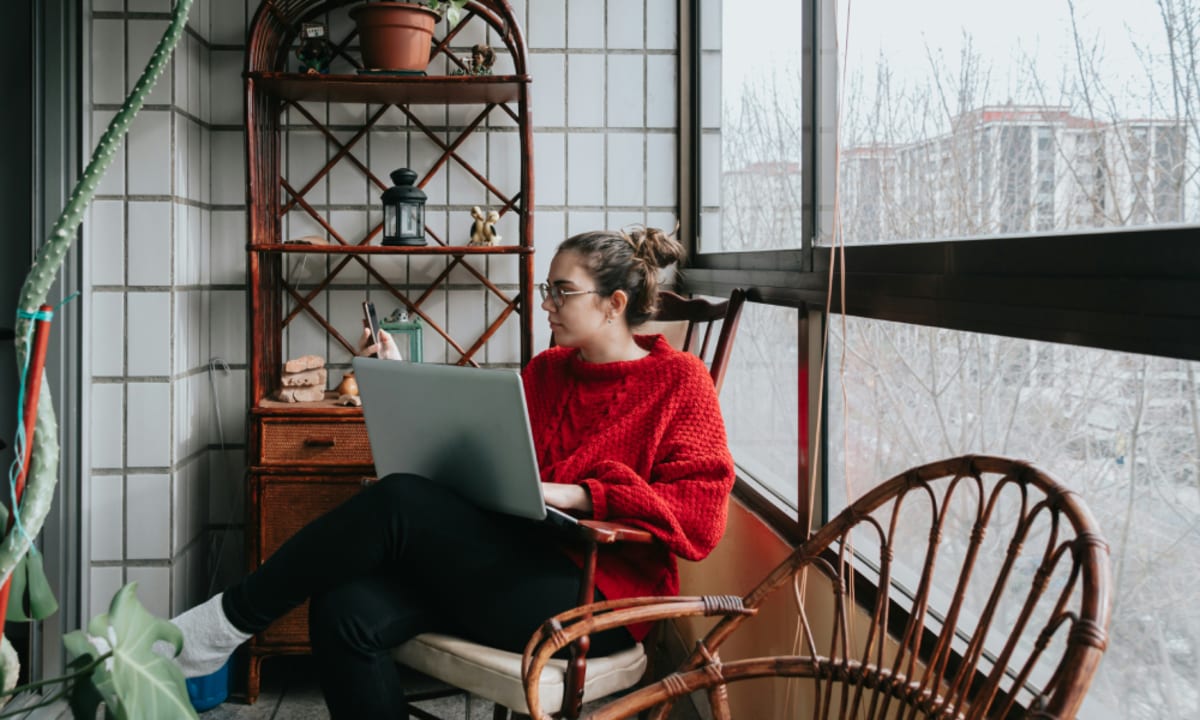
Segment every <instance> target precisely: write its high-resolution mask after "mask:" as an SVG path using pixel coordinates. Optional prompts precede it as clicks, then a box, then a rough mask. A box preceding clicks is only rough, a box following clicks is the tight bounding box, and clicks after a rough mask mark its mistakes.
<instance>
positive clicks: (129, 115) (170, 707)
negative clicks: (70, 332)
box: [0, 0, 195, 718]
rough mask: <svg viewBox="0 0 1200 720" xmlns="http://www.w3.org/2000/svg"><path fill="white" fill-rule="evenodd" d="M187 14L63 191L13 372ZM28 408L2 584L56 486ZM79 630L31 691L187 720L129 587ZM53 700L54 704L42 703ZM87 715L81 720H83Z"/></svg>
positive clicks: (155, 636) (12, 677) (47, 417)
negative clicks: (53, 690)
mask: <svg viewBox="0 0 1200 720" xmlns="http://www.w3.org/2000/svg"><path fill="white" fill-rule="evenodd" d="M191 6H192V0H178V1H177V2H176V4H175V8H174V10H173V11H172V15H171V21H170V23H169V25H168V26H167V29H166V31H165V32H164V33H163V36H162V38H161V39H160V40H159V43H158V45H157V47H155V49H154V53H153V55H152V56H151V57H150V60H149V61H148V62H147V64H146V68H145V70H143V72H142V74H141V76H140V77H139V78H138V80H137V83H136V84H135V85H134V87H133V91H132V92H131V93H130V95H129V97H127V98H126V99H125V102H124V103H123V104H122V106H121V109H120V111H119V112H118V113H117V114H116V116H115V117H114V118H113V119H112V122H110V123H109V126H108V128H107V129H106V130H105V132H104V134H103V135H102V136H101V138H100V142H99V143H98V144H97V146H96V149H95V151H94V152H93V153H92V157H91V159H90V161H89V162H88V165H87V168H86V169H85V170H84V171H83V176H82V177H81V178H80V179H79V182H78V183H77V184H76V185H75V187H74V189H72V191H71V194H70V196H69V198H68V200H67V204H66V207H64V208H63V210H62V213H61V214H60V215H59V217H58V219H57V220H56V221H55V223H54V226H53V228H52V230H51V232H50V237H49V238H48V239H47V241H46V243H45V244H43V245H42V247H41V249H40V251H39V252H38V256H37V259H36V260H35V262H34V264H33V267H32V268H31V269H30V271H29V274H28V276H27V277H26V279H25V283H24V285H23V286H22V288H21V295H20V300H19V303H18V318H17V325H16V336H17V337H16V353H17V367H18V368H24V367H25V366H26V365H25V364H26V362H27V361H28V358H29V354H30V350H31V348H30V339H31V337H32V333H31V332H30V330H31V323H32V322H33V320H32V319H31V317H32V315H33V314H35V313H36V312H37V310H38V308H39V307H40V306H41V305H42V303H43V302H45V300H46V296H47V294H48V293H49V290H50V286H51V284H52V283H53V282H54V279H55V277H56V276H57V275H58V271H59V268H61V266H62V263H63V259H64V258H65V257H66V255H67V250H68V249H69V248H70V246H71V241H72V240H73V239H74V237H75V232H76V230H77V228H78V227H79V224H80V222H81V221H82V219H83V213H84V210H85V209H86V208H87V205H88V203H89V202H91V199H92V197H93V196H94V195H95V193H96V187H97V185H98V183H99V181H100V178H101V177H102V176H103V175H104V173H105V171H106V170H107V169H108V167H109V165H110V164H111V163H112V160H113V157H114V155H115V154H116V150H117V146H118V144H119V143H120V141H121V139H122V138H123V137H124V135H125V133H126V132H128V130H129V125H130V123H131V122H132V121H133V118H134V116H135V115H136V114H137V112H138V110H140V109H141V107H142V104H143V103H144V102H145V99H146V96H147V95H148V94H149V92H150V90H151V88H152V87H153V86H154V83H155V82H156V81H157V80H158V78H159V76H161V75H162V73H163V70H164V69H165V68H166V66H167V62H168V60H169V59H170V57H171V53H172V52H173V51H174V49H175V46H176V45H177V44H178V42H179V38H180V37H181V36H182V35H183V30H184V26H185V24H186V22H187V17H188V12H189V10H190V9H191ZM38 407H39V412H38V415H37V420H36V426H35V432H34V435H33V437H32V438H30V439H29V440H30V441H31V442H32V456H31V458H30V466H29V468H27V475H26V478H27V479H26V488H25V493H24V495H23V496H22V498H21V502H20V504H19V506H18V509H19V513H20V517H21V521H22V522H21V524H20V525H18V526H16V527H14V529H13V530H12V531H10V532H9V533H8V534H7V535H6V536H5V537H4V538H3V540H2V541H0V580H4V579H7V578H9V576H11V575H12V573H13V570H14V568H16V567H17V565H18V563H20V561H21V559H22V558H23V557H24V556H25V554H26V553H28V552H29V548H30V545H31V542H32V538H33V537H36V536H37V534H38V532H39V531H40V530H41V527H42V524H43V522H44V521H45V519H46V514H47V512H48V511H49V509H50V504H51V502H52V500H53V497H54V487H55V485H56V484H57V483H58V455H59V448H58V425H57V420H56V418H55V415H54V404H53V402H52V398H51V390H50V384H49V382H43V383H42V386H41V391H40V394H39V401H38ZM22 527H23V531H22V530H21V529H20V528H22ZM88 630H89V632H88V633H87V634H86V635H85V634H84V633H82V631H76V632H75V633H70V634H69V635H68V636H67V638H65V639H64V642H65V643H66V645H67V651H68V656H69V658H70V668H71V670H72V673H71V674H69V675H67V676H66V677H65V678H56V679H54V680H48V681H42V682H41V683H38V685H48V684H51V683H53V682H63V683H64V685H65V686H66V687H67V690H66V691H64V692H71V693H74V694H72V695H70V697H71V702H72V708H73V710H74V711H75V712H76V715H77V716H80V717H83V716H86V717H89V718H94V717H95V711H96V708H97V705H98V703H99V702H104V704H105V705H106V707H107V711H108V713H109V715H110V716H112V717H118V718H140V717H145V718H153V717H189V716H191V717H194V716H195V713H194V711H192V708H191V705H190V704H189V703H188V701H187V693H186V690H185V689H184V684H183V676H182V674H181V673H180V671H179V668H178V667H177V666H176V665H175V664H174V663H173V662H171V661H170V660H168V659H166V658H162V657H160V656H158V655H156V654H154V653H153V652H152V650H151V646H152V645H153V643H154V641H155V640H166V641H168V642H170V643H171V644H173V645H174V646H175V648H176V650H178V649H179V647H180V646H181V639H180V637H179V631H178V630H177V629H175V627H174V626H173V625H171V624H170V623H168V622H166V621H164V620H160V619H157V618H154V617H152V616H151V615H149V614H148V613H146V612H145V610H143V609H142V608H141V606H140V605H138V603H137V600H136V598H135V597H134V587H133V585H129V586H126V587H125V588H122V589H121V590H120V591H119V592H118V593H117V595H116V596H115V597H114V599H113V604H112V607H111V608H110V611H109V612H108V613H106V614H103V615H100V616H98V617H96V618H95V619H93V620H92V622H91V624H90V625H89V628H88ZM0 658H2V659H3V662H0V673H2V677H0V688H2V689H3V693H2V694H5V695H7V694H10V693H11V692H13V691H14V689H15V688H14V687H13V686H14V683H15V682H16V677H17V667H16V663H15V653H13V652H12V646H11V644H10V643H9V641H8V638H6V637H0ZM54 697H57V696H52V697H51V699H53V698H54ZM89 706H90V712H91V714H90V715H88V714H87V713H88V711H89ZM163 712H167V714H166V715H164V714H162V713H163Z"/></svg>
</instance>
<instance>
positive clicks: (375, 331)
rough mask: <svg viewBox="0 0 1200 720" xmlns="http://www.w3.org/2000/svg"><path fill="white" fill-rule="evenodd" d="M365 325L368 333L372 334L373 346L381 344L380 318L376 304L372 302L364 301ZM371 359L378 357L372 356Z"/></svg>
mask: <svg viewBox="0 0 1200 720" xmlns="http://www.w3.org/2000/svg"><path fill="white" fill-rule="evenodd" d="M362 307H363V323H364V324H365V325H366V328H367V332H369V333H370V334H371V342H370V344H371V345H378V344H379V316H378V315H376V314H375V303H373V302H371V301H370V300H363V304H362ZM371 357H376V355H374V354H372V355H371Z"/></svg>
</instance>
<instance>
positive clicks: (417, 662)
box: [392, 633, 646, 713]
mask: <svg viewBox="0 0 1200 720" xmlns="http://www.w3.org/2000/svg"><path fill="white" fill-rule="evenodd" d="M392 657H394V658H395V659H396V662H399V663H402V664H404V665H407V666H409V667H410V668H412V669H414V670H417V671H420V672H423V673H425V674H426V675H429V676H431V677H435V678H437V679H438V680H441V681H442V682H445V683H449V684H450V685H454V686H455V687H460V688H462V689H463V690H466V691H468V692H470V693H473V694H475V695H478V696H480V697H482V698H486V699H488V700H491V701H492V702H495V703H499V704H501V705H503V706H505V707H507V708H509V709H510V710H515V711H516V712H521V713H528V712H529V709H528V707H527V705H526V704H525V687H524V685H523V684H522V683H521V656H520V654H518V653H511V652H504V651H503V650H497V649H495V648H490V647H487V646H486V645H476V644H475V643H472V642H467V641H466V640H463V639H461V638H456V637H451V636H449V635H439V634H437V633H424V634H422V635H418V636H416V637H415V638H413V639H412V640H409V641H408V642H406V643H404V644H403V645H401V646H400V647H398V648H396V649H395V650H393V651H392ZM566 670H567V661H565V660H551V661H550V663H549V664H548V665H547V666H546V670H545V671H544V672H543V673H542V682H541V688H540V692H541V698H542V712H545V713H554V712H558V710H559V707H560V706H561V705H562V695H563V677H564V675H565V674H566ZM645 670H646V652H645V650H644V649H643V648H642V646H641V644H640V643H639V644H637V645H635V646H634V647H632V648H630V649H629V650H625V651H622V652H619V653H616V654H615V655H603V656H600V657H591V656H589V657H588V660H587V681H586V682H585V683H584V689H583V696H584V698H586V699H588V700H595V699H598V698H602V697H604V696H605V695H610V694H612V693H614V692H617V691H619V690H624V689H625V688H628V687H632V686H633V685H634V684H635V683H637V681H638V680H639V679H640V678H641V677H642V673H643V672H645Z"/></svg>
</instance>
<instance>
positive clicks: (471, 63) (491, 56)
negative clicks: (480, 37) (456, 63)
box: [450, 43, 496, 75]
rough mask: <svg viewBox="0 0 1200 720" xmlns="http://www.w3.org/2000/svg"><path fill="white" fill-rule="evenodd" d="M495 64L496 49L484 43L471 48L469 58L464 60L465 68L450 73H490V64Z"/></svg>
mask: <svg viewBox="0 0 1200 720" xmlns="http://www.w3.org/2000/svg"><path fill="white" fill-rule="evenodd" d="M495 64H496V51H495V50H493V49H492V48H491V47H490V46H488V45H485V44H484V43H479V44H478V45H476V46H475V47H473V48H471V59H470V60H468V61H467V62H466V66H467V69H466V70H462V69H459V70H455V71H454V72H452V73H450V74H451V75H491V74H492V66H493V65H495Z"/></svg>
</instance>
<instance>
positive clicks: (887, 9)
mask: <svg viewBox="0 0 1200 720" xmlns="http://www.w3.org/2000/svg"><path fill="white" fill-rule="evenodd" d="M705 5H706V14H705V16H704V17H703V18H702V27H704V26H707V27H709V28H712V27H714V26H720V27H721V28H722V30H723V32H722V36H721V37H720V42H721V43H722V45H723V47H722V72H723V80H722V84H723V88H724V92H725V95H726V100H727V101H729V100H733V99H735V98H736V96H737V88H738V86H739V85H740V84H742V83H745V82H755V81H757V79H758V78H761V77H762V76H763V74H764V72H765V71H766V70H767V69H770V68H780V67H786V66H787V65H789V64H791V65H796V63H797V62H798V60H797V58H798V57H799V53H800V44H799V27H800V25H801V3H800V2H799V1H798V0H754V2H752V3H742V2H733V0H724V5H725V11H724V17H721V16H720V13H721V9H720V5H721V3H720V0H705ZM1075 6H1076V7H1075V13H1076V19H1077V21H1078V24H1079V27H1080V30H1081V33H1082V37H1083V38H1085V40H1086V41H1087V42H1088V43H1094V44H1096V47H1097V48H1098V49H1099V52H1100V56H1101V57H1102V58H1103V62H1102V65H1101V67H1102V72H1103V73H1104V74H1105V77H1106V79H1105V82H1106V84H1108V85H1109V86H1110V87H1111V89H1112V90H1113V92H1114V93H1117V94H1119V95H1121V97H1122V102H1123V103H1124V104H1125V105H1126V106H1127V109H1126V110H1125V112H1128V113H1129V114H1130V115H1142V116H1144V115H1145V114H1146V112H1144V111H1145V107H1144V94H1145V86H1146V82H1145V79H1144V78H1145V74H1144V72H1143V71H1141V68H1142V67H1143V63H1142V61H1141V60H1140V59H1139V58H1138V55H1137V53H1136V52H1135V50H1134V48H1133V42H1137V43H1140V44H1141V45H1143V46H1149V47H1154V48H1156V49H1157V50H1158V51H1160V52H1161V51H1163V50H1165V47H1166V40H1165V38H1166V35H1165V32H1164V31H1163V28H1162V21H1161V18H1160V14H1159V10H1158V7H1157V1H1156V0H1075ZM837 13H838V17H837V26H838V43H839V54H840V55H841V56H842V57H846V58H848V63H849V65H848V71H849V72H851V73H853V72H855V71H859V72H861V73H862V75H863V78H864V81H865V82H866V85H867V89H868V91H869V89H870V87H869V86H870V84H871V80H870V79H871V78H872V77H873V76H874V73H875V70H874V69H875V66H876V62H877V60H878V58H879V57H880V55H881V53H882V55H883V56H884V57H886V59H887V62H888V66H889V69H890V70H891V72H892V73H893V78H894V80H893V82H897V81H898V82H901V83H905V84H909V85H911V84H914V83H923V82H924V81H925V80H926V79H927V78H929V77H930V74H931V70H930V61H929V55H928V53H932V54H933V55H934V56H935V57H937V58H940V61H941V62H944V63H945V66H946V67H947V68H948V70H949V72H950V73H957V71H958V69H959V68H958V64H959V63H958V61H959V57H960V55H959V53H960V50H961V48H962V46H963V44H964V33H965V34H967V35H969V36H970V37H971V41H972V44H973V46H974V48H975V51H976V52H977V53H978V54H979V55H980V56H981V58H982V60H983V61H984V64H990V65H991V67H992V68H993V71H992V77H991V83H990V86H991V95H992V97H991V98H989V100H988V101H989V103H1001V102H1004V101H1005V100H1007V99H1008V98H1009V97H1013V96H1019V95H1020V93H1021V88H1022V86H1023V84H1024V83H1025V81H1026V80H1027V75H1028V73H1027V72H1026V71H1025V70H1024V68H1027V67H1028V66H1029V63H1028V61H1027V60H1023V58H1033V59H1034V62H1035V63H1036V66H1037V68H1038V73H1039V75H1040V76H1041V77H1042V78H1043V80H1044V81H1045V82H1047V83H1052V84H1053V85H1054V86H1055V87H1058V85H1059V78H1060V77H1061V76H1062V75H1064V74H1069V73H1070V72H1071V71H1072V70H1073V65H1074V57H1075V54H1074V50H1073V46H1072V41H1071V24H1070V6H1069V3H1068V2H1067V0H986V1H985V0H837ZM714 20H717V21H718V22H717V23H715V24H714V22H713V21H714ZM847 22H848V23H849V28H848V30H849V33H848V35H847ZM715 41H716V37H715V36H714V35H708V36H707V37H706V39H705V42H707V43H712V42H715ZM1131 41H1132V42H1131ZM1013 99H1014V100H1017V101H1018V102H1019V99H1018V97H1013Z"/></svg>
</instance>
